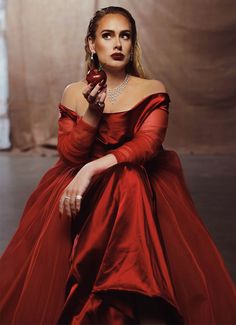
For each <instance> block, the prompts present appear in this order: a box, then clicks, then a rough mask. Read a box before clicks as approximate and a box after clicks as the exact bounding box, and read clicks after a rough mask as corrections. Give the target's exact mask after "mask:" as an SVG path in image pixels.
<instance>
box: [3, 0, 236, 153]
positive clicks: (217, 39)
mask: <svg viewBox="0 0 236 325" xmlns="http://www.w3.org/2000/svg"><path fill="white" fill-rule="evenodd" d="M108 5H118V6H123V7H125V8H127V9H128V10H130V12H131V13H132V15H133V16H134V18H135V20H136V23H137V29H138V35H139V40H140V43H141V46H142V53H143V64H144V67H145V70H146V71H147V73H148V74H149V75H150V77H151V78H156V79H159V80H162V81H163V82H164V83H165V85H166V86H167V90H168V92H169V94H170V97H171V108H170V123H169V130H168V133H167V138H166V142H165V147H166V148H171V149H177V150H178V151H179V152H194V153H232V152H233V153H236V142H235V139H236V127H235V123H236V91H235V85H236V2H235V1H234V0H224V1H221V0H211V1H209V0H199V1H193V0H178V1H174V0H145V1H139V0H129V1H122V0H120V1H99V0H98V1H94V0H86V1H82V0H81V1H79V0H67V1H63V0H54V1H46V0H34V1H31V0H8V1H7V43H8V55H9V57H8V60H9V80H10V85H9V86H10V98H9V113H10V120H11V130H12V131H11V137H12V142H13V145H14V146H15V147H18V148H21V149H27V148H31V147H33V146H36V145H39V144H44V143H45V142H47V141H48V140H50V139H51V138H53V137H54V138H55V137H56V133H57V117H58V112H57V104H58V103H59V101H60V99H61V95H62V92H63V89H64V87H65V86H66V85H67V84H69V83H71V82H74V81H77V80H79V79H81V78H82V77H83V76H84V37H85V33H86V29H87V25H88V21H89V19H90V18H91V16H92V15H93V13H94V12H95V10H96V9H99V8H102V7H104V6H108Z"/></svg>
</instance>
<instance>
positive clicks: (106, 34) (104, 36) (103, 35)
mask: <svg viewBox="0 0 236 325" xmlns="http://www.w3.org/2000/svg"><path fill="white" fill-rule="evenodd" d="M109 36H111V35H110V33H104V34H102V37H103V38H105V39H109Z"/></svg>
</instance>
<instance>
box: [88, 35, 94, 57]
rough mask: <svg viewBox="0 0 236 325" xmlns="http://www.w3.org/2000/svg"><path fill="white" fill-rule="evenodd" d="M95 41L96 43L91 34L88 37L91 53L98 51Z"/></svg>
mask: <svg viewBox="0 0 236 325" xmlns="http://www.w3.org/2000/svg"><path fill="white" fill-rule="evenodd" d="M94 43H95V42H94V39H93V38H92V37H91V36H89V37H88V45H89V50H90V52H91V53H95V52H96V51H95V44H94Z"/></svg>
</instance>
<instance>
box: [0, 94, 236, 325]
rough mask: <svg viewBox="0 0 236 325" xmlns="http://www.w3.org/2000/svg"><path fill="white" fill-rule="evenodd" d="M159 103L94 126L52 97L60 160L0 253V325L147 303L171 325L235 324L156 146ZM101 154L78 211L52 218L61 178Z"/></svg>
mask: <svg viewBox="0 0 236 325" xmlns="http://www.w3.org/2000/svg"><path fill="white" fill-rule="evenodd" d="M169 101H170V99H169V96H168V94H166V93H155V94H151V95H150V96H147V97H145V98H144V99H143V100H141V101H140V102H139V103H137V104H136V105H135V106H134V107H133V108H131V109H130V110H129V111H125V112H117V113H105V114H103V117H102V119H101V121H100V124H99V127H98V129H95V128H93V127H92V126H90V125H89V124H87V123H86V122H85V121H84V120H83V119H82V117H81V116H78V115H77V114H76V113H75V112H74V111H72V110H70V109H69V108H67V107H65V106H63V105H62V104H60V105H59V110H60V113H61V116H60V118H59V130H58V152H59V155H60V158H59V160H58V161H57V162H56V164H55V165H54V166H53V167H52V168H51V169H50V170H49V171H48V172H47V173H46V174H45V175H44V176H43V178H42V179H41V181H40V182H39V184H38V186H37V188H36V189H35V191H34V192H33V193H32V195H31V196H30V198H29V200H28V202H27V204H26V207H25V210H24V213H23V215H22V217H21V220H20V223H19V227H18V229H17V231H16V233H15V235H14V236H13V238H12V240H11V241H10V243H9V245H8V247H7V249H6V250H5V252H4V254H3V256H2V258H1V260H0V270H1V274H0V292H1V298H0V315H1V316H0V323H1V324H56V323H57V324H128V323H129V324H138V322H139V319H138V318H139V308H140V306H142V307H143V308H149V307H150V306H151V305H152V306H153V308H154V309H156V310H157V312H160V313H164V314H165V315H164V316H165V319H166V320H167V321H169V323H172V324H173V323H176V324H177V323H178V324H181V323H184V324H234V323H236V313H235V302H236V300H235V286H234V283H233V281H232V279H231V277H230V274H229V272H228V270H227V268H226V266H225V264H224V261H223V259H222V257H221V255H220V253H219V251H218V250H217V248H216V246H215V244H214V242H213V240H212V238H211V235H210V234H209V232H208V230H207V229H206V227H205V225H204V224H203V222H202V220H201V219H200V217H199V216H198V214H197V211H196V209H195V207H194V203H193V202H192V199H191V197H190V195H189V192H188V189H187V187H186V184H185V180H184V175H183V171H182V167H181V163H180V160H179V157H178V155H177V154H176V152H174V151H171V150H165V149H164V148H163V146H162V142H163V140H164V137H165V133H166V129H167V124H168V106H169ZM108 153H113V154H114V155H115V156H116V158H117V160H118V164H117V165H114V166H112V167H110V168H108V169H107V170H105V171H103V172H102V173H100V174H97V175H95V176H94V177H93V178H92V181H91V183H90V185H89V187H88V189H87V190H86V192H85V194H84V196H83V200H82V205H81V211H80V213H79V214H78V216H76V217H75V218H74V219H73V220H72V221H71V222H70V220H69V219H68V218H66V217H65V216H62V217H61V218H60V216H59V209H58V205H59V199H60V197H61V195H62V193H63V191H64V189H65V187H66V186H67V184H69V182H70V181H71V180H72V179H73V177H74V175H75V174H76V173H77V172H78V171H79V170H80V168H81V167H82V166H84V164H86V163H87V162H89V161H91V160H94V159H97V158H99V157H102V156H104V155H106V154H108ZM145 299H146V305H145V304H144V303H143V302H144V300H145ZM144 306H146V307H144Z"/></svg>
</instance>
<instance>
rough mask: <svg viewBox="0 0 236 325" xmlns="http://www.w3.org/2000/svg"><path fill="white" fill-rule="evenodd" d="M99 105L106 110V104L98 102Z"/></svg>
mask: <svg viewBox="0 0 236 325" xmlns="http://www.w3.org/2000/svg"><path fill="white" fill-rule="evenodd" d="M97 105H98V106H99V107H100V108H104V106H105V104H104V102H97Z"/></svg>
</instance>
